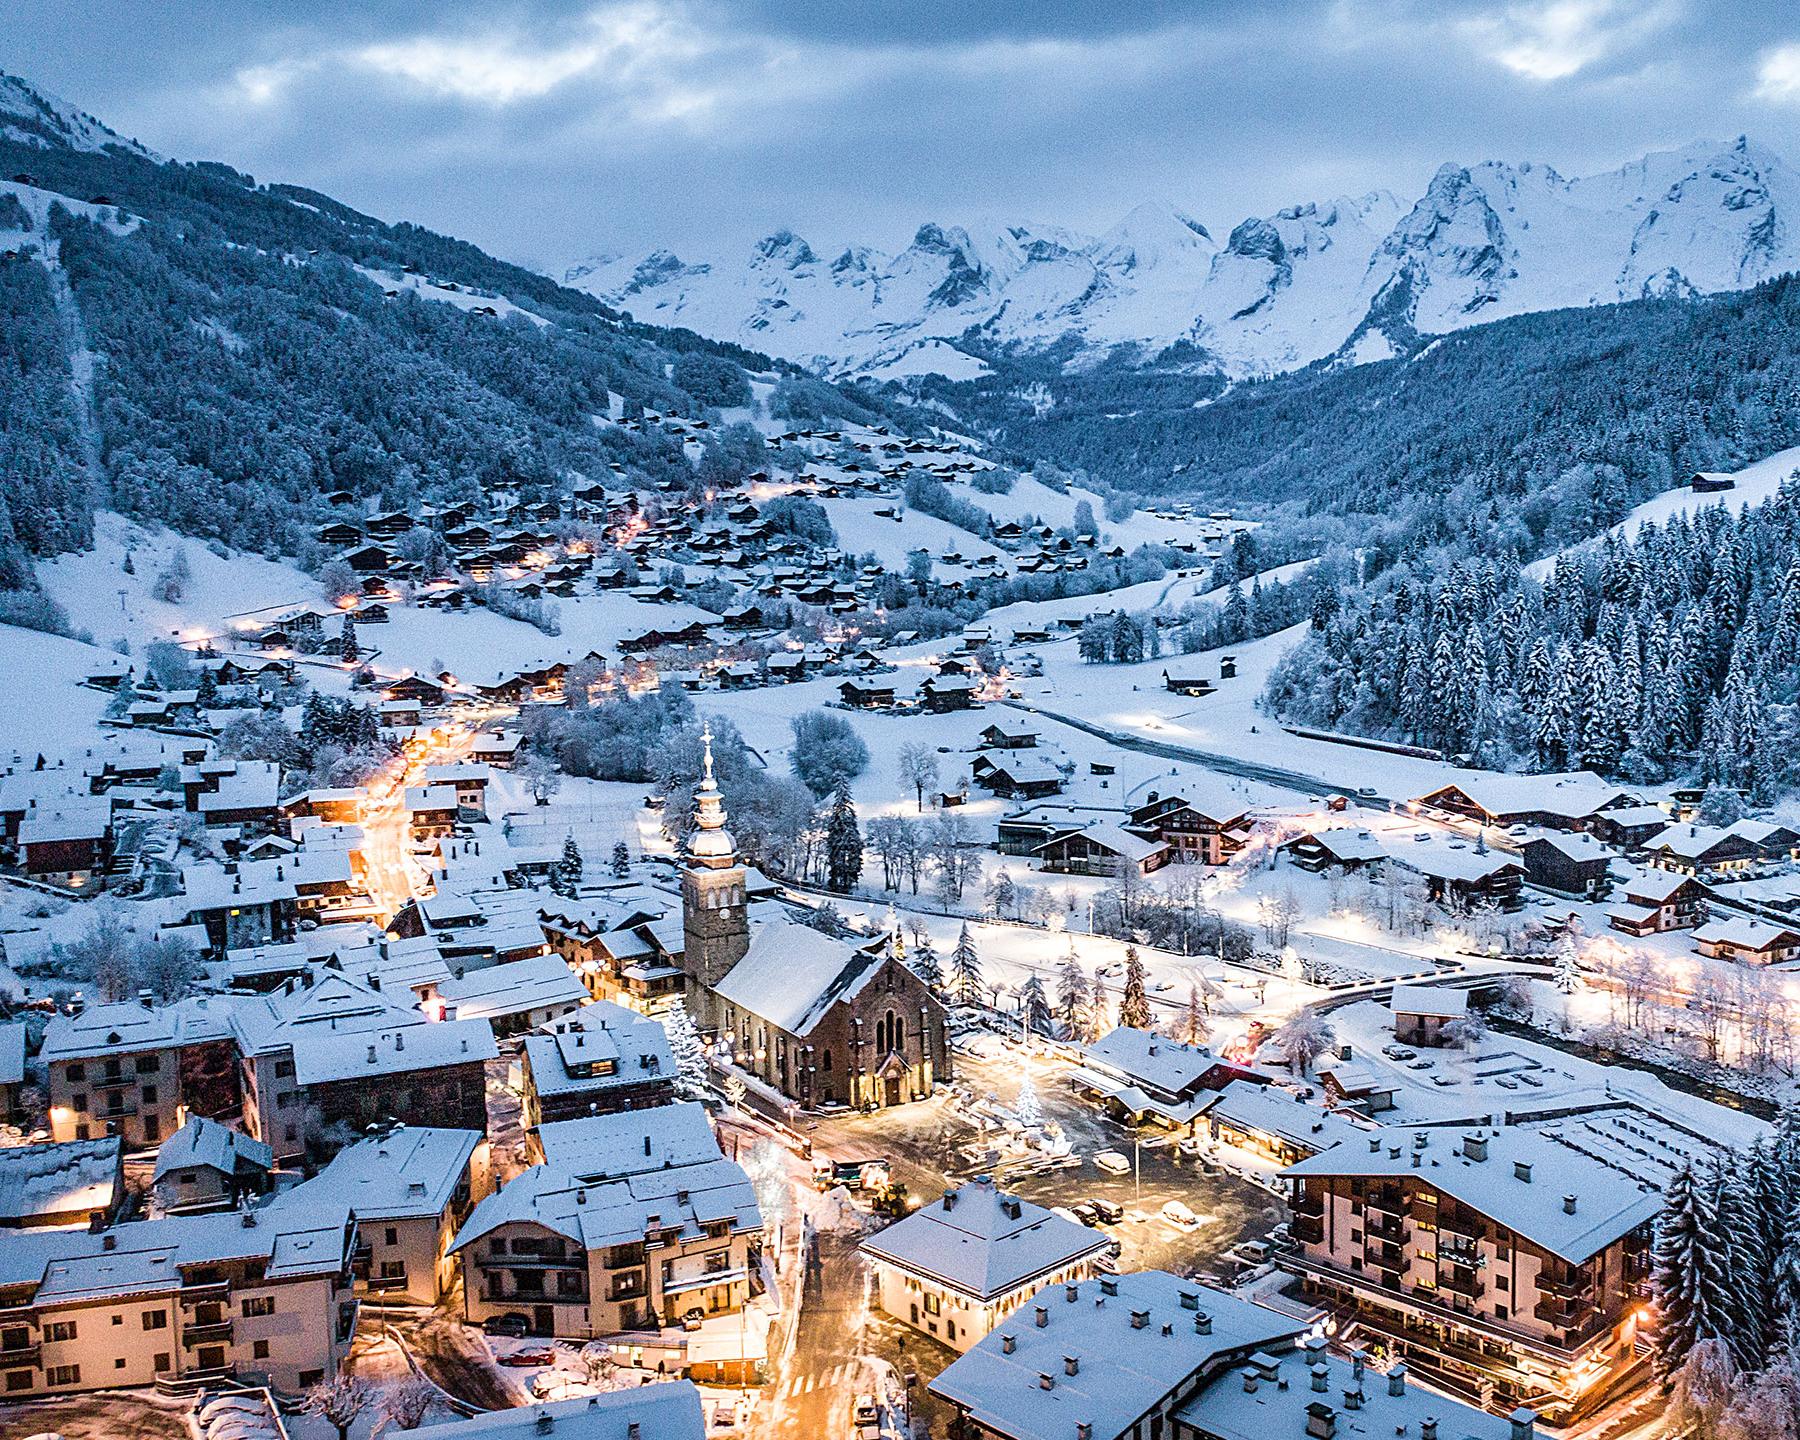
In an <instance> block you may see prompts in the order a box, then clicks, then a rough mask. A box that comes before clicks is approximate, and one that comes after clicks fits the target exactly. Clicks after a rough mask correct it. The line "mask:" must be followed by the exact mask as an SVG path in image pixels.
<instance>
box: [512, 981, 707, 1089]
mask: <svg viewBox="0 0 1800 1440" xmlns="http://www.w3.org/2000/svg"><path fill="white" fill-rule="evenodd" d="M524 1048H525V1057H526V1061H527V1063H528V1064H529V1065H530V1067H531V1083H532V1085H533V1086H534V1087H535V1088H536V1089H537V1091H538V1093H539V1094H540V1095H566V1094H574V1093H576V1092H581V1091H605V1090H608V1089H612V1088H615V1087H618V1086H624V1085H641V1084H643V1083H644V1081H645V1080H647V1079H654V1078H656V1077H659V1076H660V1077H666V1078H667V1079H668V1080H670V1081H671V1082H673V1080H674V1078H675V1075H676V1070H677V1067H676V1064H675V1054H674V1051H673V1050H671V1049H670V1048H669V1035H668V1031H666V1030H665V1029H663V1026H662V1023H661V1022H660V1021H657V1020H652V1019H649V1018H648V1017H647V1016H643V1015H640V1014H638V1013H637V1012H636V1011H635V1010H627V1009H626V1008H625V1007H624V1006H623V1005H614V1004H613V1003H612V1002H611V1001H608V1000H596V1001H594V1002H593V1003H592V1004H588V1005H583V1006H582V1007H581V1008H580V1009H579V1010H576V1011H575V1012H574V1013H572V1014H569V1015H564V1016H561V1017H559V1018H558V1019H555V1020H552V1021H550V1022H548V1023H547V1024H545V1025H543V1026H540V1027H539V1029H538V1031H537V1032H536V1033H535V1034H532V1035H528V1036H526V1037H525V1046H524Z"/></svg>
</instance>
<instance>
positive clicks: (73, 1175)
mask: <svg viewBox="0 0 1800 1440" xmlns="http://www.w3.org/2000/svg"><path fill="white" fill-rule="evenodd" d="M119 1145H120V1141H119V1137H118V1136H116V1135H108V1136H104V1137H102V1138H101V1139H98V1140H70V1141H66V1142H62V1143H56V1142H52V1143H50V1144H47V1145H16V1146H13V1147H12V1148H10V1149H0V1225H20V1224H24V1225H30V1224H34V1223H37V1222H39V1221H42V1220H45V1219H51V1218H55V1217H58V1216H67V1215H75V1214H82V1215H83V1217H84V1218H85V1214H86V1213H87V1212H92V1211H96V1210H107V1211H110V1210H111V1209H112V1207H113V1204H114V1202H115V1200H116V1199H117V1193H116V1191H117V1186H118V1183H119V1155H120V1151H119ZM7 1243H8V1244H10V1243H11V1241H10V1240H8V1241H7Z"/></svg>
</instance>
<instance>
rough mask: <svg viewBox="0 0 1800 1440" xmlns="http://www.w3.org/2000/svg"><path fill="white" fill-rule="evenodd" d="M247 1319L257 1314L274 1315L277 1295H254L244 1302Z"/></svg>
mask: <svg viewBox="0 0 1800 1440" xmlns="http://www.w3.org/2000/svg"><path fill="white" fill-rule="evenodd" d="M243 1312H244V1317H245V1318H246V1319H249V1318H251V1317H252V1316H256V1315H273V1314H274V1313H275V1297H274V1296H273V1295H252V1296H250V1297H249V1298H248V1299H246V1300H245V1301H244V1302H243Z"/></svg>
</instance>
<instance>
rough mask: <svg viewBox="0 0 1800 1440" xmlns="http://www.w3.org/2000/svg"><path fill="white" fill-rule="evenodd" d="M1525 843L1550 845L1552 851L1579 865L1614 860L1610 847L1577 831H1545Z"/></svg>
mask: <svg viewBox="0 0 1800 1440" xmlns="http://www.w3.org/2000/svg"><path fill="white" fill-rule="evenodd" d="M1525 843H1526V844H1527V845H1533V844H1537V845H1548V846H1550V848H1551V849H1553V850H1556V851H1559V852H1560V853H1562V854H1563V855H1565V856H1566V857H1568V858H1569V859H1570V860H1574V861H1576V862H1578V863H1580V862H1585V861H1590V860H1599V861H1607V860H1611V859H1612V858H1613V851H1612V848H1611V847H1610V846H1607V845H1602V844H1601V843H1600V842H1599V841H1598V840H1596V839H1595V838H1594V837H1593V836H1592V835H1587V834H1582V833H1580V832H1575V831H1545V832H1543V833H1541V834H1537V835H1533V836H1532V837H1531V838H1530V839H1529V840H1527V841H1526V842H1525Z"/></svg>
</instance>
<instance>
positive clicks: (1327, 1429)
mask: <svg viewBox="0 0 1800 1440" xmlns="http://www.w3.org/2000/svg"><path fill="white" fill-rule="evenodd" d="M1306 1433H1307V1434H1308V1435H1311V1436H1312V1437H1313V1440H1331V1437H1332V1436H1334V1435H1336V1434H1337V1411H1335V1410H1333V1409H1332V1408H1331V1407H1330V1406H1329V1405H1327V1404H1326V1403H1325V1402H1324V1401H1323V1400H1315V1401H1313V1403H1312V1404H1310V1405H1308V1406H1307V1407H1306Z"/></svg>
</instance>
